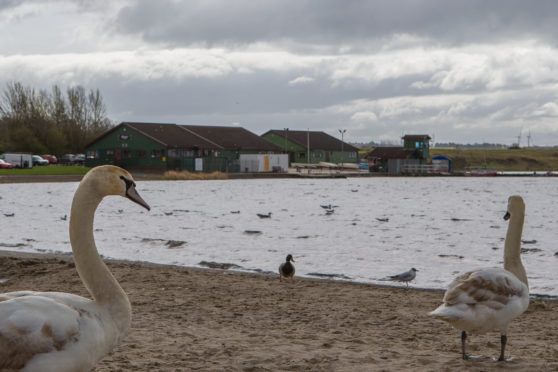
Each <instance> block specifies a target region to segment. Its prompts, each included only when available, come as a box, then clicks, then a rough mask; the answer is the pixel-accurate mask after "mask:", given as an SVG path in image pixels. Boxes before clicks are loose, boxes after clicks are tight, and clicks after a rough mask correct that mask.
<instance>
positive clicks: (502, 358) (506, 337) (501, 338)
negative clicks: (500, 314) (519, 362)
mask: <svg viewBox="0 0 558 372" xmlns="http://www.w3.org/2000/svg"><path fill="white" fill-rule="evenodd" d="M507 342H508V336H506V335H502V336H500V343H501V344H502V348H501V349H500V358H498V361H499V362H503V361H504V360H505V359H504V350H506V343H507Z"/></svg>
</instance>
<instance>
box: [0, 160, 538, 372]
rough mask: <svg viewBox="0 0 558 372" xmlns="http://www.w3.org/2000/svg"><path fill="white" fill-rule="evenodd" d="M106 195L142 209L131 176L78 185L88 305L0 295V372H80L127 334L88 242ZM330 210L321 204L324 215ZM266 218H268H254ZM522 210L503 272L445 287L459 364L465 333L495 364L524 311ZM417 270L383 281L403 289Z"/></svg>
mask: <svg viewBox="0 0 558 372" xmlns="http://www.w3.org/2000/svg"><path fill="white" fill-rule="evenodd" d="M108 195H119V196H122V197H125V198H127V199H129V200H131V201H133V202H135V203H137V204H139V205H140V206H142V207H144V208H146V209H148V210H149V209H150V207H149V205H148V204H147V203H146V202H145V201H144V200H143V199H142V198H141V197H140V196H139V194H138V193H137V191H136V189H135V182H134V180H133V178H132V176H131V175H130V174H129V173H128V172H127V171H126V170H124V169H121V168H118V167H115V166H108V165H107V166H99V167H96V168H93V169H91V170H90V171H89V172H88V173H87V174H86V176H85V177H84V178H83V180H82V181H81V183H80V184H79V186H78V188H77V190H76V192H75V195H74V198H73V202H72V207H71V211H70V243H71V246H72V252H73V256H74V261H75V268H76V270H77V272H78V274H79V276H80V278H81V280H82V282H83V283H84V285H85V287H86V288H87V289H88V291H89V293H90V294H91V297H92V299H88V298H84V297H81V296H77V295H74V294H70V293H60V292H33V291H18V292H9V293H2V294H0V370H24V371H44V372H49V371H51V372H64V371H68V372H69V371H84V370H89V369H91V368H93V367H94V366H95V365H96V363H97V362H98V361H99V360H100V359H101V358H103V357H104V356H105V355H106V354H107V353H109V352H110V351H111V350H112V348H113V347H114V346H115V345H117V344H118V343H119V342H120V341H121V340H122V338H123V337H124V336H125V334H126V332H127V331H128V329H129V328H130V321H131V305H130V301H129V299H128V296H127V295H126V293H125V292H124V290H123V289H122V287H121V286H120V285H119V283H118V282H117V281H116V279H115V278H114V276H113V275H112V274H111V273H110V271H109V269H108V268H107V266H106V265H105V264H104V262H103V261H102V259H101V257H100V256H99V254H98V251H97V248H96V246H95V241H94V238H93V218H94V214H95V211H96V209H97V206H98V205H99V203H100V202H101V200H102V199H103V198H104V197H105V196H108ZM335 207H336V206H332V205H322V208H324V209H325V210H326V213H334V211H335ZM258 216H259V217H260V218H270V217H271V213H268V214H260V215H258ZM524 216H525V204H524V202H523V199H522V198H521V197H520V196H511V197H510V198H509V200H508V209H507V213H506V216H505V217H504V218H505V219H506V220H509V225H508V231H507V234H506V241H505V249H504V267H503V268H487V269H480V270H475V271H470V272H466V273H463V274H461V275H459V276H458V277H456V278H455V280H454V281H453V282H452V283H451V284H450V285H449V287H448V289H447V291H446V293H445V295H444V298H443V300H442V304H441V305H440V306H439V307H438V308H437V309H435V310H434V311H432V312H431V313H430V315H431V316H433V317H435V318H437V319H441V320H443V321H445V322H448V323H450V324H451V325H453V326H454V327H455V328H457V329H459V330H461V342H462V358H463V359H469V358H471V357H470V356H469V354H467V352H466V347H465V345H466V339H467V334H468V333H484V332H488V331H499V332H500V335H501V336H500V343H501V351H500V355H499V357H498V360H499V361H504V360H505V354H504V353H505V347H506V342H507V329H508V325H509V323H510V322H511V321H512V320H513V319H515V318H516V317H518V316H519V315H521V314H522V313H523V312H524V311H525V310H526V309H527V306H528V304H529V285H528V282H527V276H526V273H525V269H524V267H523V264H522V262H521V257H520V244H521V235H522V231H523V221H524ZM293 262H294V259H293V256H292V255H290V254H289V255H288V256H287V257H286V259H285V262H283V263H281V265H280V266H279V280H280V281H283V279H285V280H290V281H291V282H292V281H294V274H295V267H294V265H293ZM416 272H417V270H416V269H415V268H412V269H410V270H409V271H407V272H404V273H401V274H397V275H393V276H389V277H387V278H385V280H394V281H400V282H404V283H406V284H407V285H408V283H409V282H410V281H412V280H413V279H414V278H415V276H416Z"/></svg>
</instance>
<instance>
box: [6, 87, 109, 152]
mask: <svg viewBox="0 0 558 372" xmlns="http://www.w3.org/2000/svg"><path fill="white" fill-rule="evenodd" d="M113 125H114V124H113V123H112V121H111V120H110V119H109V118H108V117H107V112H106V106H105V104H104V102H103V98H102V96H101V93H100V92H99V89H95V90H93V89H90V90H89V92H86V90H85V88H83V87H82V86H76V87H69V88H67V89H66V90H65V92H63V91H62V89H61V88H60V87H59V86H58V85H54V86H52V88H51V90H50V91H47V90H39V91H36V90H35V89H33V88H31V87H27V86H24V85H23V84H22V83H20V82H12V83H8V84H7V85H6V88H5V90H4V92H3V94H2V96H1V97H0V153H3V152H28V153H33V154H54V155H57V156H60V155H62V154H66V153H82V152H83V151H84V149H85V145H86V144H87V143H88V142H90V141H91V140H93V139H94V138H95V137H97V136H98V135H100V134H101V133H103V132H104V131H106V130H107V129H109V128H110V127H112V126H113Z"/></svg>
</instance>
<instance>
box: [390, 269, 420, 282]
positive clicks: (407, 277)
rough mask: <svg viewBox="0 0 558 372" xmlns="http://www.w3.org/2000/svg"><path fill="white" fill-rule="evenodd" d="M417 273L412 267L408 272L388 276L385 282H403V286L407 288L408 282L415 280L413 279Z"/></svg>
mask: <svg viewBox="0 0 558 372" xmlns="http://www.w3.org/2000/svg"><path fill="white" fill-rule="evenodd" d="M417 271H418V270H417V269H415V268H414V267H413V268H411V269H410V270H409V271H405V272H404V273H401V274H397V275H390V276H388V277H387V279H386V280H391V281H394V282H404V283H405V284H407V286H409V282H410V281H411V280H413V279H415V277H416V276H417Z"/></svg>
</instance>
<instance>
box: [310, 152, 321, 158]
mask: <svg viewBox="0 0 558 372" xmlns="http://www.w3.org/2000/svg"><path fill="white" fill-rule="evenodd" d="M312 157H313V158H321V157H322V152H321V151H314V152H313V153H312Z"/></svg>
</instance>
